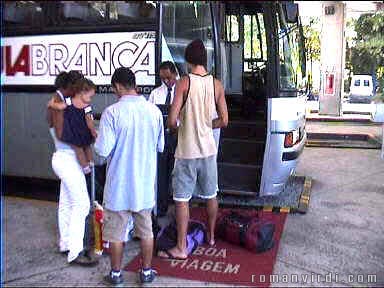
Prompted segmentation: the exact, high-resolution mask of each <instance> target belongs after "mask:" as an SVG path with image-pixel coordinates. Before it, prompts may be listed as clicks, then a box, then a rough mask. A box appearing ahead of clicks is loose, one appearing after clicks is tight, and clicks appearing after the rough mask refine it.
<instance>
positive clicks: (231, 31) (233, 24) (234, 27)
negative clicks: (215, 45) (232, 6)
mask: <svg viewBox="0 0 384 288" xmlns="http://www.w3.org/2000/svg"><path fill="white" fill-rule="evenodd" d="M239 28H240V27H239V15H226V16H225V29H226V37H225V41H227V42H238V41H239V39H240V37H239Z"/></svg>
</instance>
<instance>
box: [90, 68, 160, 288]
mask: <svg viewBox="0 0 384 288" xmlns="http://www.w3.org/2000/svg"><path fill="white" fill-rule="evenodd" d="M111 82H112V87H113V89H114V92H115V93H116V94H117V96H118V98H119V101H118V102H117V103H115V104H113V105H111V106H109V107H108V108H106V109H105V111H104V112H103V114H102V116H101V120H100V126H99V135H98V137H97V139H96V143H95V151H96V153H98V154H99V155H100V156H103V157H106V158H107V159H108V161H107V175H106V183H105V187H104V200H103V202H104V203H103V206H104V220H103V221H104V226H103V238H104V240H105V241H109V242H110V243H111V268H112V269H111V271H110V273H109V274H108V275H107V276H106V277H105V280H106V281H107V282H109V283H110V284H119V283H121V282H122V281H123V279H122V275H121V262H122V256H123V241H124V238H125V232H126V229H127V225H128V221H129V219H130V216H131V215H132V216H133V217H134V231H135V234H136V236H137V237H138V238H140V240H141V250H142V251H141V252H142V264H143V267H142V270H141V272H140V280H141V282H142V283H146V282H152V281H153V279H154V278H155V275H156V271H155V270H153V269H152V268H151V262H152V254H153V232H152V221H151V211H152V209H153V207H154V206H155V179H156V171H157V167H156V165H157V161H156V160H157V152H163V149H164V128H163V117H162V114H161V112H160V110H159V109H158V108H157V107H156V105H154V104H152V103H149V102H147V101H146V99H145V98H144V97H143V96H142V95H138V94H137V93H136V79H135V74H134V73H133V72H132V71H131V70H130V69H128V68H125V67H120V68H118V69H116V71H115V72H114V74H113V76H112V81H111Z"/></svg>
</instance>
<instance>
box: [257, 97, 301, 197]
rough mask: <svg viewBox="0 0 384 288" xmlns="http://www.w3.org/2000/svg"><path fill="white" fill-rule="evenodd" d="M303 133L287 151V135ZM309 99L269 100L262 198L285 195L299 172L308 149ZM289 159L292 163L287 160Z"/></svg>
mask: <svg viewBox="0 0 384 288" xmlns="http://www.w3.org/2000/svg"><path fill="white" fill-rule="evenodd" d="M294 130H296V131H300V134H301V137H300V141H299V142H298V143H297V144H295V145H294V146H293V147H290V148H285V147H284V139H285V134H286V133H288V132H291V131H294ZM305 141H306V132H305V98H304V97H297V98H296V97H295V98H270V99H268V132H267V139H266V148H265V154H264V162H263V172H262V180H261V186H260V196H265V195H277V194H279V193H280V192H282V191H283V189H284V185H285V183H286V181H287V180H288V178H289V176H290V175H291V174H292V173H293V172H294V171H295V169H296V166H297V162H298V160H299V156H300V154H301V152H302V151H303V149H304V144H305ZM285 157H287V158H289V159H291V160H285V159H284V158H285Z"/></svg>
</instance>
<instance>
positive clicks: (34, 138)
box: [2, 93, 116, 179]
mask: <svg viewBox="0 0 384 288" xmlns="http://www.w3.org/2000/svg"><path fill="white" fill-rule="evenodd" d="M51 96H52V93H4V94H3V101H4V102H3V104H4V106H3V107H4V109H3V116H2V117H3V121H4V122H3V123H4V134H3V139H4V175H6V176H18V177H31V178H42V179H56V176H55V175H54V173H53V170H52V166H51V158H52V153H53V152H54V146H53V141H52V138H51V136H50V134H49V131H48V129H49V128H48V124H47V121H46V106H47V102H48V100H49V98H50V97H51ZM93 99H94V100H93V104H92V106H93V111H94V112H95V113H101V112H102V111H103V109H104V108H105V107H107V106H108V105H111V104H112V103H114V102H115V101H116V98H115V96H114V95H113V94H97V95H96V96H95V97H94V98H93Z"/></svg>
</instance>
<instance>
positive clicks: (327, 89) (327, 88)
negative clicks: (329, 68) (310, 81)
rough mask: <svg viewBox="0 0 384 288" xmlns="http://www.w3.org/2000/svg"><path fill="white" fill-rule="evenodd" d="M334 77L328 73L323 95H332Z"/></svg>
mask: <svg viewBox="0 0 384 288" xmlns="http://www.w3.org/2000/svg"><path fill="white" fill-rule="evenodd" d="M334 80H335V75H334V74H332V73H330V74H327V75H326V77H325V94H330V95H333V91H334V86H335V85H334Z"/></svg>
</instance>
